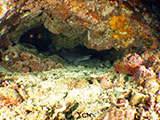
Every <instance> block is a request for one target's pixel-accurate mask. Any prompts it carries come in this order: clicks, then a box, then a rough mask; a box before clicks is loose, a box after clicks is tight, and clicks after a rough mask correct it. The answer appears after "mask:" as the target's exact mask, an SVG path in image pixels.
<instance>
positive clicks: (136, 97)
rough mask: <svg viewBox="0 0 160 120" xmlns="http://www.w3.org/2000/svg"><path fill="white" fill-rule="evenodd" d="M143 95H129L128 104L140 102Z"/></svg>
mask: <svg viewBox="0 0 160 120" xmlns="http://www.w3.org/2000/svg"><path fill="white" fill-rule="evenodd" d="M143 97H144V95H143V94H141V93H134V94H133V95H132V97H131V100H130V104H131V105H137V104H139V103H140V102H141V100H142V98H143Z"/></svg>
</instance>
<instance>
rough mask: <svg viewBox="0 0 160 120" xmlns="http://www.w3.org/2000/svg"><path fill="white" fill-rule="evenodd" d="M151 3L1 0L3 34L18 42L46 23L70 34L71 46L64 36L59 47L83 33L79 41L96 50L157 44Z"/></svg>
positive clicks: (138, 0)
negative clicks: (26, 34) (29, 31)
mask: <svg viewBox="0 0 160 120" xmlns="http://www.w3.org/2000/svg"><path fill="white" fill-rule="evenodd" d="M153 2H155V1H153ZM149 3H150V1H148V0H146V1H145V2H144V3H143V2H141V0H127V1H123V0H120V1H118V0H109V1H101V0H98V1H93V0H61V1H57V0H43V1H41V0H24V1H23V0H16V1H12V0H1V2H0V13H1V14H0V23H1V24H0V36H1V39H3V38H5V39H8V40H9V41H14V42H15V43H16V42H17V41H18V40H19V38H20V36H21V35H22V34H23V33H24V32H26V31H27V30H29V29H31V28H33V27H35V26H38V25H40V24H41V25H42V24H43V25H44V26H45V27H46V28H47V29H48V30H49V31H50V32H52V33H54V34H63V35H64V36H66V37H67V38H68V40H69V41H68V43H70V46H66V43H67V42H66V39H62V40H60V41H58V43H57V44H58V45H59V46H58V47H74V46H76V45H77V44H78V43H75V41H76V40H77V39H76V38H78V37H80V36H82V37H83V39H82V40H78V41H80V42H83V43H84V44H85V46H87V47H88V48H94V49H96V50H105V49H110V48H112V47H113V48H115V49H120V48H128V49H129V48H130V47H131V46H135V47H137V48H140V47H142V46H143V47H144V48H157V47H158V38H159V33H158V31H159V22H158V14H156V12H157V11H158V9H156V8H151V7H149V6H147V4H149ZM151 3H152V2H151ZM2 37H3V38H2ZM1 39H0V40H1ZM1 41H2V40H1ZM5 42H7V40H5ZM6 44H7V43H6Z"/></svg>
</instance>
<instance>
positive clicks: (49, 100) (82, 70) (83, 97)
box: [0, 61, 158, 120]
mask: <svg viewBox="0 0 160 120" xmlns="http://www.w3.org/2000/svg"><path fill="white" fill-rule="evenodd" d="M95 63H97V64H95ZM95 63H94V61H93V62H90V61H89V62H88V63H83V64H78V65H68V66H65V67H64V68H60V69H52V70H50V71H44V72H33V73H16V72H14V73H12V72H8V71H7V70H5V69H4V68H3V67H0V74H1V75H0V76H1V81H2V80H3V82H6V84H7V85H6V87H4V86H2V85H1V88H7V89H12V88H13V86H17V88H18V90H16V91H14V90H13V89H12V90H9V91H14V92H13V93H11V92H10V93H9V92H6V91H5V90H3V89H1V91H0V96H1V97H4V96H7V97H8V96H9V97H8V98H10V100H8V103H9V104H7V105H3V102H5V103H6V101H7V100H6V99H5V100H4V101H3V100H2V99H1V102H2V103H1V108H0V120H21V119H22V120H76V119H79V120H127V119H135V118H136V117H137V118H136V119H138V118H140V117H142V113H139V111H138V109H140V107H139V106H137V104H141V101H142V99H144V98H146V95H145V94H143V93H142V92H140V91H142V90H141V89H142V88H139V87H137V86H136V84H135V81H134V80H133V77H132V76H126V75H125V74H123V73H115V72H113V67H112V66H111V65H110V64H109V62H105V63H104V62H103V63H101V62H98V61H96V62H95ZM102 79H106V82H105V86H103V85H102V84H101V80H102ZM1 84H2V82H1ZM15 92H17V93H15ZM6 94H7V95H6ZM10 94H12V95H10ZM135 94H136V95H135ZM18 100H19V101H20V102H15V101H18ZM150 112H151V113H152V115H153V116H154V118H155V120H156V119H158V115H157V114H156V113H155V111H150ZM153 116H150V117H151V118H153Z"/></svg>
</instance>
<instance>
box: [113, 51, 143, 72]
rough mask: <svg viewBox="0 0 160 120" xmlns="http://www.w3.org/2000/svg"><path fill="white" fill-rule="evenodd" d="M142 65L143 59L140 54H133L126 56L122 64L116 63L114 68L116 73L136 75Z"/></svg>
mask: <svg viewBox="0 0 160 120" xmlns="http://www.w3.org/2000/svg"><path fill="white" fill-rule="evenodd" d="M142 64H143V59H142V58H141V57H140V56H139V55H138V54H136V53H133V54H128V55H126V56H125V57H124V58H123V61H122V62H120V61H117V62H115V64H114V66H115V71H118V72H124V73H128V74H131V75H134V74H135V73H136V72H137V70H138V68H139V67H140V66H141V65H142Z"/></svg>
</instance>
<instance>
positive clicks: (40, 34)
mask: <svg viewBox="0 0 160 120" xmlns="http://www.w3.org/2000/svg"><path fill="white" fill-rule="evenodd" d="M49 34H51V33H50V32H49V31H48V30H47V29H46V28H45V27H44V26H42V25H41V26H38V27H35V28H32V29H30V30H28V31H27V32H25V33H24V34H23V35H22V36H21V38H20V40H19V42H20V43H23V44H30V45H33V46H34V47H36V49H37V50H38V52H45V51H48V48H49V45H50V44H51V42H52V40H51V38H50V35H49ZM28 46H29V45H28Z"/></svg>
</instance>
